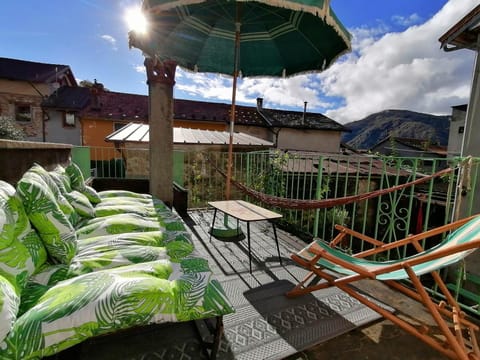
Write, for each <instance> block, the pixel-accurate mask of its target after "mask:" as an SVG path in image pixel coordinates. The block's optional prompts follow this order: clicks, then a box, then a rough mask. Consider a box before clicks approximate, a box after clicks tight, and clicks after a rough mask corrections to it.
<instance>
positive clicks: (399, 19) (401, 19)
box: [392, 13, 422, 26]
mask: <svg viewBox="0 0 480 360" xmlns="http://www.w3.org/2000/svg"><path fill="white" fill-rule="evenodd" d="M392 21H393V22H394V23H395V24H397V25H401V26H411V25H415V24H418V23H419V22H421V21H422V18H421V17H420V16H419V15H418V14H416V13H414V14H411V15H410V16H407V17H405V16H400V15H395V16H392Z"/></svg>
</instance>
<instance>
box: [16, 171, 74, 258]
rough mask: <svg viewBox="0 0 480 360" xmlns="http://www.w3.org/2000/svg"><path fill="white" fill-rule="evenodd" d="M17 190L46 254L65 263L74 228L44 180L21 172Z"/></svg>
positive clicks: (72, 248) (71, 251)
mask: <svg viewBox="0 0 480 360" xmlns="http://www.w3.org/2000/svg"><path fill="white" fill-rule="evenodd" d="M17 193H18V195H19V197H20V199H21V200H22V203H23V206H24V208H25V212H26V213H27V215H28V218H29V219H30V221H31V223H32V224H33V225H34V226H35V228H36V229H37V230H38V232H39V235H40V238H41V239H42V241H43V243H44V245H45V248H46V249H47V252H48V253H49V255H50V256H51V257H52V258H53V259H55V260H56V261H58V262H60V263H68V262H69V261H70V260H71V259H72V258H73V256H74V255H75V251H76V235H75V230H74V228H73V226H72V224H71V223H70V222H69V221H68V219H67V218H66V217H65V214H64V213H63V212H62V211H61V210H60V208H59V206H58V204H57V203H56V201H55V198H54V196H53V194H52V193H51V191H50V190H49V189H48V187H47V185H46V184H45V182H43V181H41V179H40V180H39V179H38V178H35V177H32V176H24V177H22V178H21V179H20V181H19V182H18V183H17Z"/></svg>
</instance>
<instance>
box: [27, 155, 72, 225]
mask: <svg viewBox="0 0 480 360" xmlns="http://www.w3.org/2000/svg"><path fill="white" fill-rule="evenodd" d="M23 176H24V177H33V178H34V179H36V178H37V176H38V177H40V180H43V182H44V183H45V184H46V185H47V187H48V189H49V190H50V191H51V192H52V194H53V197H54V199H55V200H56V202H57V204H58V207H59V208H60V210H62V212H63V213H64V214H65V216H66V217H67V219H68V220H69V221H70V223H72V225H74V226H75V224H76V223H77V222H78V220H79V217H78V214H77V213H76V212H75V209H74V208H73V207H72V205H71V204H70V203H69V202H68V201H67V199H66V198H65V197H64V196H63V194H62V192H61V191H60V189H59V187H58V186H57V184H56V183H55V181H54V180H53V179H52V177H51V176H50V174H49V173H48V171H47V170H45V169H44V168H43V167H41V166H40V165H38V164H34V165H33V166H32V167H31V168H30V169H29V170H28V171H27V172H26V173H25V174H24V175H23ZM37 180H38V179H37Z"/></svg>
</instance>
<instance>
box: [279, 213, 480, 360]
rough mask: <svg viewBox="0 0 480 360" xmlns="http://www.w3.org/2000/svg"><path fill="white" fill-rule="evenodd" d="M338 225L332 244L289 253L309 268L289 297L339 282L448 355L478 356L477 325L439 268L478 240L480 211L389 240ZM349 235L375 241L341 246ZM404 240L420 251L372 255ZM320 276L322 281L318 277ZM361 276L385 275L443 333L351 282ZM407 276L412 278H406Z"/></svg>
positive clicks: (468, 250) (475, 245)
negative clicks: (355, 247) (347, 248)
mask: <svg viewBox="0 0 480 360" xmlns="http://www.w3.org/2000/svg"><path fill="white" fill-rule="evenodd" d="M336 229H337V230H339V231H340V233H339V234H338V235H337V236H336V237H335V238H334V239H333V240H332V241H331V242H330V243H329V244H327V243H326V242H324V241H322V240H316V241H313V242H312V243H311V244H309V245H308V246H307V247H305V248H304V249H303V250H302V251H300V252H298V253H296V254H293V255H292V256H291V257H292V259H293V260H294V261H295V262H296V263H297V264H299V265H301V266H303V267H305V268H307V269H308V270H310V272H309V274H308V275H307V276H306V277H305V278H304V279H303V281H301V282H300V283H299V284H298V285H297V286H295V288H293V289H292V290H291V291H290V292H288V293H287V296H288V297H295V296H300V295H303V294H306V293H310V292H312V291H315V290H319V289H323V288H327V287H331V286H336V287H338V288H339V289H341V290H343V291H345V292H346V293H348V294H349V295H351V296H352V297H354V298H355V299H357V300H358V301H360V302H361V303H363V304H365V305H366V306H368V307H369V308H371V309H372V310H374V311H376V312H377V313H379V314H380V315H382V316H383V317H385V318H386V319H389V320H390V321H392V322H393V323H394V324H396V325H398V326H399V327H400V328H402V329H403V330H405V331H407V332H408V333H410V334H412V335H414V336H416V337H417V338H419V339H421V340H422V341H424V342H425V343H427V344H428V345H430V346H432V347H433V348H435V349H436V350H438V351H439V352H441V353H443V354H445V355H446V356H448V357H450V358H452V359H480V350H479V347H478V344H477V341H476V337H475V331H478V329H479V328H478V326H477V325H476V324H474V323H472V322H471V321H469V320H468V319H466V316H465V314H464V312H463V311H461V310H460V307H459V305H458V303H457V301H456V300H455V298H454V297H453V296H452V295H451V294H450V292H449V290H448V289H447V286H446V285H445V283H444V281H443V280H442V278H441V276H440V275H439V273H438V270H440V269H442V268H444V267H446V266H448V265H452V264H454V263H456V262H458V261H460V260H461V259H463V258H464V257H465V256H467V255H468V254H470V253H471V252H473V251H474V250H475V249H476V248H478V247H479V246H480V216H472V217H470V218H466V219H463V220H459V221H456V222H453V223H451V224H448V225H444V226H441V227H438V228H435V229H432V230H429V231H426V232H423V233H421V234H417V235H412V236H409V237H406V238H404V239H402V240H398V241H395V242H392V243H389V244H385V243H383V242H380V241H378V240H376V239H373V238H371V237H368V236H366V235H363V234H360V233H358V232H356V231H353V230H351V229H348V228H346V227H343V226H340V225H336ZM454 229H456V230H455V231H453V232H451V233H450V234H449V235H448V236H446V237H445V239H444V240H443V241H441V242H440V243H439V244H438V245H435V246H433V247H431V248H429V249H426V250H425V249H424V248H422V246H421V242H423V241H424V240H425V241H427V240H428V239H429V238H431V237H432V236H435V235H439V234H442V233H445V232H448V231H452V230H454ZM346 236H351V237H353V238H357V239H360V240H363V241H365V242H368V243H369V244H371V245H372V247H371V248H370V249H368V250H365V251H362V252H360V253H357V254H355V255H349V254H346V253H345V252H343V251H341V250H339V249H338V248H337V245H338V244H340V243H341V242H342V241H345V237H346ZM406 245H412V246H413V247H414V249H415V250H416V251H417V253H416V254H414V255H412V256H409V257H405V258H402V259H398V260H388V261H375V260H371V259H374V258H375V257H377V256H376V255H378V254H381V253H382V252H385V251H389V250H392V249H398V248H399V247H403V246H406ZM424 274H430V275H431V276H432V279H433V280H434V281H435V282H436V284H437V286H438V289H439V291H441V293H442V294H443V298H444V299H442V300H441V301H439V302H437V301H435V300H434V299H432V297H431V296H430V294H429V292H428V291H427V290H426V289H425V287H424V286H423V285H422V283H421V281H420V278H419V277H420V276H421V275H424ZM318 278H321V279H323V280H324V281H319V280H318ZM361 279H375V280H379V281H382V282H384V283H386V284H387V285H389V286H390V287H392V288H393V289H395V290H398V291H401V292H402V293H403V294H405V295H408V296H409V297H411V298H412V299H414V300H416V301H419V302H420V303H422V304H423V305H424V307H425V308H426V310H427V312H428V313H429V314H430V315H431V317H432V318H433V320H434V321H435V323H436V324H437V325H438V329H439V332H440V334H441V336H440V338H439V336H438V335H437V334H433V333H432V332H431V329H430V328H429V327H428V326H425V325H424V326H420V327H418V326H413V325H412V324H411V323H410V322H407V321H406V320H404V319H402V318H400V317H399V316H397V315H395V314H394V313H391V312H389V311H387V310H386V309H384V308H382V307H381V306H379V305H378V303H375V302H373V301H372V300H371V299H369V298H368V297H367V296H365V295H364V294H363V293H362V292H360V291H358V290H357V289H356V288H355V287H353V286H350V284H351V283H353V282H355V281H358V280H361ZM408 279H409V280H410V283H409V284H408V283H407V282H406V281H402V280H408ZM412 287H413V288H412Z"/></svg>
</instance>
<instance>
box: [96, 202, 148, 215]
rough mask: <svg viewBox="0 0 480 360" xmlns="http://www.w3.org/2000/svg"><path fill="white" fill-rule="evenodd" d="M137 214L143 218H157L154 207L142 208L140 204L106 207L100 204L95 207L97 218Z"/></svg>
mask: <svg viewBox="0 0 480 360" xmlns="http://www.w3.org/2000/svg"><path fill="white" fill-rule="evenodd" d="M124 213H130V214H137V215H140V216H143V217H155V216H156V212H155V209H154V208H153V207H148V206H142V205H138V204H129V205H125V204H121V205H120V204H110V203H109V205H104V204H103V203H100V204H98V205H97V206H96V207H95V216H96V217H104V216H110V215H115V214H124Z"/></svg>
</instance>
